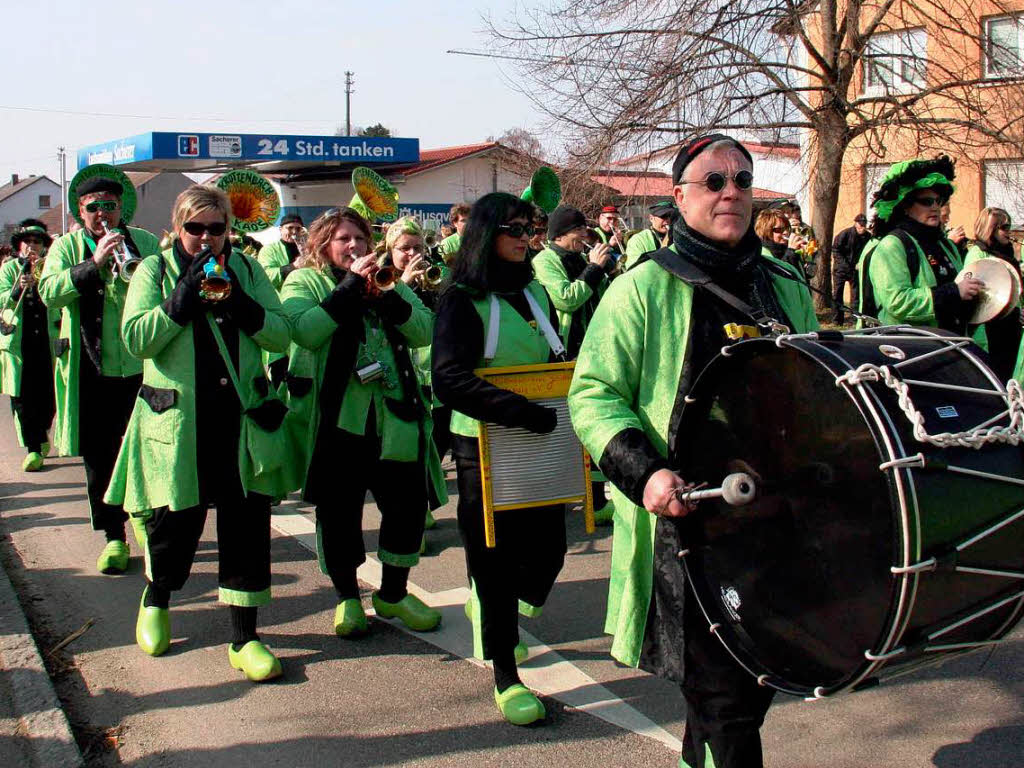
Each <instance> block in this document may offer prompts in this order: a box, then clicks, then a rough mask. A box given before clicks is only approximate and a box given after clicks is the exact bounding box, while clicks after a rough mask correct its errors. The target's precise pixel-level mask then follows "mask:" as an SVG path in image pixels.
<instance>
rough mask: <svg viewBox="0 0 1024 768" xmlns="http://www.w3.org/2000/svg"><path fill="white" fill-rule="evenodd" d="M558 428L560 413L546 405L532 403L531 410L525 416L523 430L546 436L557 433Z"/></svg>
mask: <svg viewBox="0 0 1024 768" xmlns="http://www.w3.org/2000/svg"><path fill="white" fill-rule="evenodd" d="M557 426H558V411H556V410H555V409H554V408H548V407H547V406H546V405H537V404H536V403H530V408H529V409H528V410H527V411H526V412H525V413H524V414H523V429H526V430H529V431H530V432H533V433H535V434H538V435H546V434H549V433H551V432H554V431H555V427H557Z"/></svg>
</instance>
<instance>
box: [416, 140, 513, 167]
mask: <svg viewBox="0 0 1024 768" xmlns="http://www.w3.org/2000/svg"><path fill="white" fill-rule="evenodd" d="M500 146H501V145H500V144H498V142H496V141H487V142H484V143H483V144H463V145H461V146H457V147H444V148H442V149H424V150H423V151H422V152H420V161H419V162H418V163H416V164H415V165H411V166H409V167H408V168H404V169H402V175H404V176H414V175H416V174H417V173H423V172H424V171H428V170H430V169H431V168H437V167H438V166H439V165H445V164H446V163H454V162H455V161H456V160H463V159H465V158H467V157H472V156H473V155H478V154H480V153H482V152H486V151H487V150H490V149H495V148H497V147H500Z"/></svg>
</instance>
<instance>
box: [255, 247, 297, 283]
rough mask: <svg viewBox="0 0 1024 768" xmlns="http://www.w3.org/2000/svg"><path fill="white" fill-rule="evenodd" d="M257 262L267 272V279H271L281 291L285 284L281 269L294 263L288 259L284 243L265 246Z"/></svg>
mask: <svg viewBox="0 0 1024 768" xmlns="http://www.w3.org/2000/svg"><path fill="white" fill-rule="evenodd" d="M256 260H257V261H258V262H259V263H260V266H262V267H263V269H264V270H265V271H266V273H267V277H269V278H270V282H271V284H272V285H273V286H274V288H276V289H277V290H278V291H280V290H281V285H282V284H283V283H284V278H283V277H281V267H286V266H288V265H289V264H291V263H292V262H291V259H289V258H288V251H287V249H286V248H285V246H284V243H283V242H282V241H281V240H275V241H274V242H272V243H268V244H267V245H264V246H263V247H262V248H260V252H259V253H258V254H257V255H256Z"/></svg>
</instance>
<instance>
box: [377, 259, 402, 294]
mask: <svg viewBox="0 0 1024 768" xmlns="http://www.w3.org/2000/svg"><path fill="white" fill-rule="evenodd" d="M401 279H402V270H400V269H399V268H398V267H392V266H385V267H380V268H379V269H377V270H375V271H374V273H373V274H372V275H370V285H371V286H372V288H373V290H375V291H377V292H380V293H383V292H384V291H390V290H393V289H394V287H395V284H396V283H397V282H398V281H399V280H401Z"/></svg>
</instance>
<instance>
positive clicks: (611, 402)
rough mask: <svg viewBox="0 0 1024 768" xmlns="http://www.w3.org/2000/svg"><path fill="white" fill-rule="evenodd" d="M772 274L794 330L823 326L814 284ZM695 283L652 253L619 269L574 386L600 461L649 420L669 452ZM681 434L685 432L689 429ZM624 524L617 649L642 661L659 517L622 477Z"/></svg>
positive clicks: (615, 584) (613, 623)
mask: <svg viewBox="0 0 1024 768" xmlns="http://www.w3.org/2000/svg"><path fill="white" fill-rule="evenodd" d="M766 258H768V260H769V261H772V262H774V263H775V264H777V265H780V266H782V267H783V268H784V269H786V270H788V271H789V272H790V273H791V274H793V276H794V277H795V278H796V279H795V280H790V279H787V278H785V277H781V276H777V275H772V282H773V286H774V288H775V295H776V296H777V297H778V299H779V303H780V304H781V306H782V309H783V310H784V311H785V312H786V314H787V316H788V317H789V319H790V321H792V323H793V324H794V326H795V327H794V328H793V329H792V330H793V331H794V332H805V331H810V330H814V329H816V328H817V327H818V323H817V319H816V318H815V315H814V303H813V301H812V300H811V296H810V293H809V292H808V290H807V287H806V286H805V284H804V283H803V281H802V280H801V279H800V276H799V275H797V273H796V271H795V270H793V269H792V268H791V267H790V266H789V265H787V264H784V263H783V262H781V261H778V260H777V259H773V258H772V257H766ZM692 306H693V288H692V287H691V286H690V285H689V284H687V283H684V282H683V281H682V280H680V279H678V278H677V277H675V276H674V275H672V274H670V273H669V272H667V271H665V270H664V269H663V268H662V267H661V266H660V265H659V264H658V263H657V262H655V261H646V262H644V263H643V264H641V265H639V266H637V267H634V268H633V269H631V270H629V271H628V272H626V273H625V274H624V275H621V276H619V277H618V278H616V279H615V280H614V281H613V282H612V284H611V286H610V287H609V289H608V293H607V295H606V296H605V298H604V300H602V302H601V304H600V305H598V308H597V312H595V313H594V318H593V320H591V322H590V328H589V329H588V330H587V337H586V339H584V341H583V347H582V349H581V350H580V355H579V358H578V359H577V360H576V372H575V374H574V376H573V381H572V386H571V387H570V389H569V412H570V415H571V417H572V423H573V428H574V429H575V430H576V434H577V435H579V438H580V440H581V441H582V443H583V445H584V447H585V448H586V449H587V450H588V451H589V452H590V455H591V456H592V457H593V458H594V460H595V461H596V462H598V463H600V461H601V458H602V456H603V455H604V451H605V448H606V446H607V445H608V443H609V442H610V441H611V439H612V438H613V437H615V436H616V435H618V434H619V433H620V432H622V431H623V430H626V429H639V430H642V431H643V432H644V434H646V435H647V438H648V439H649V440H650V441H651V444H652V445H653V446H654V447H655V448H656V449H657V450H658V452H659V453H660V454H661V455H662V456H665V457H667V456H668V428H669V419H670V417H671V415H672V410H673V408H674V407H675V403H676V399H677V397H678V396H679V376H680V375H681V372H682V369H683V361H684V359H685V357H686V355H687V351H688V346H689V340H690V312H691V309H692ZM677 439H685V436H684V435H680V436H679V437H678V438H677ZM612 500H613V502H614V506H615V528H614V533H613V540H612V566H611V579H610V583H609V589H608V610H607V613H606V616H605V632H607V633H609V634H612V635H614V636H615V639H614V641H613V643H612V656H614V657H615V658H616V659H618V660H619V661H620V662H622V663H623V664H627V665H629V666H634V667H635V666H637V664H638V663H639V660H640V650H641V647H642V643H643V637H644V629H645V627H646V624H647V612H648V608H649V607H650V599H651V588H652V584H653V573H652V572H653V563H654V531H655V521H656V518H655V516H654V515H653V514H651V513H649V512H647V511H646V510H645V509H643V508H642V507H639V506H637V505H635V504H634V503H633V502H632V501H630V500H629V499H628V498H627V497H626V496H625V495H624V494H623V493H622V492H621V491H620V490H619V489H618V488H616V487H615V486H614V485H613V486H612Z"/></svg>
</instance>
